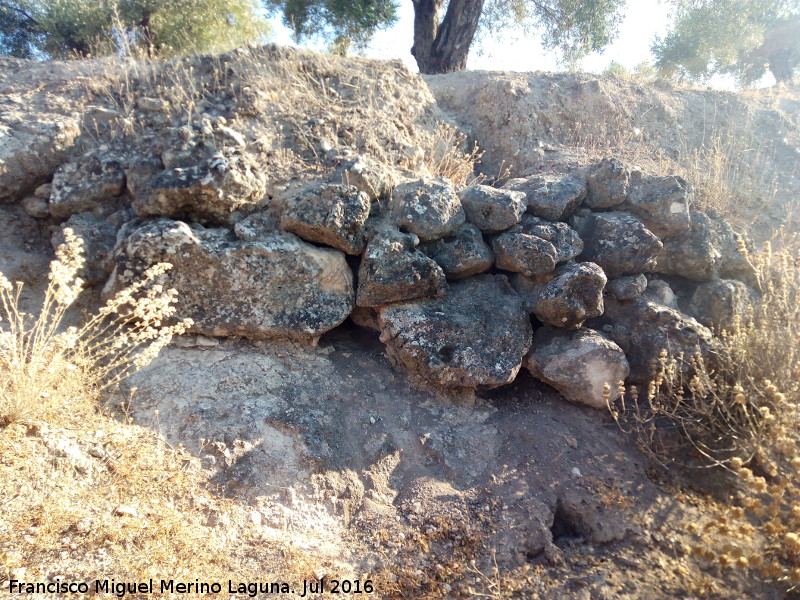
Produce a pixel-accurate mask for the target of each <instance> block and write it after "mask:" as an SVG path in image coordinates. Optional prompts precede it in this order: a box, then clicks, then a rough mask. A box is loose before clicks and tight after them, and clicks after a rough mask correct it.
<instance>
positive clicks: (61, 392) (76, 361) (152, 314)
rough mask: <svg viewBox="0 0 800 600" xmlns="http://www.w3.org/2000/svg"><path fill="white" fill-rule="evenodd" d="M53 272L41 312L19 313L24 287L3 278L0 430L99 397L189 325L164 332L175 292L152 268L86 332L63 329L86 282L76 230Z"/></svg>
mask: <svg viewBox="0 0 800 600" xmlns="http://www.w3.org/2000/svg"><path fill="white" fill-rule="evenodd" d="M65 237H66V242H65V243H64V244H63V245H62V246H60V247H59V248H58V249H57V250H56V260H54V261H53V262H52V263H51V265H50V283H49V285H48V287H47V290H46V292H45V296H44V301H43V304H42V308H41V311H40V312H39V314H38V315H36V316H32V315H28V314H25V313H23V312H22V311H21V310H20V308H19V302H20V296H21V294H22V288H23V285H22V283H19V282H18V283H17V284H16V285H12V284H11V282H9V281H8V280H7V279H6V278H5V277H4V276H3V275H2V274H0V307H2V312H0V325H2V328H0V373H1V374H2V379H0V425H7V424H9V423H12V422H15V421H19V420H31V419H36V418H45V417H46V416H47V415H48V414H49V413H51V412H52V411H57V410H62V409H64V408H65V407H66V406H69V405H71V404H74V403H77V402H82V401H86V400H87V399H89V398H95V397H96V396H97V394H99V393H100V392H101V391H102V390H105V389H107V388H109V387H112V386H115V385H116V384H118V383H119V382H120V381H122V380H123V379H125V378H126V377H127V376H128V375H130V374H131V373H132V372H133V371H135V370H138V369H140V368H142V367H143V366H145V365H147V364H148V363H150V361H152V359H153V358H154V357H155V356H156V355H157V354H158V353H159V351H160V350H161V348H163V347H164V346H166V345H167V344H168V343H169V342H170V340H171V339H172V336H173V335H175V334H180V333H183V332H184V331H185V330H186V329H187V328H188V327H189V326H190V325H191V321H181V322H179V323H177V324H175V325H171V326H162V321H164V320H165V319H168V318H170V317H171V316H172V315H173V314H174V312H175V307H174V305H173V304H174V301H175V298H176V295H177V292H176V291H175V290H165V289H164V288H163V286H162V285H161V284H159V283H158V279H159V277H160V276H161V275H162V274H163V273H164V272H166V270H167V269H168V268H169V265H166V264H160V265H156V266H154V267H152V268H150V269H149V270H148V271H147V272H146V273H145V275H144V277H143V279H142V280H141V281H139V282H137V283H136V284H134V285H133V286H131V287H130V288H128V289H126V290H123V291H122V292H120V293H119V294H118V295H117V296H115V297H114V298H112V299H110V300H109V301H108V302H107V303H106V304H105V306H103V307H102V308H100V310H99V312H98V313H97V315H95V316H94V317H92V318H91V319H89V320H88V321H87V322H86V323H85V324H84V325H82V326H81V327H68V328H66V329H64V327H63V321H64V317H65V315H66V313H67V311H68V310H69V308H70V306H71V305H72V304H73V303H74V302H75V300H76V299H77V297H78V295H79V294H80V292H81V290H82V289H83V281H82V280H81V279H80V278H79V277H78V276H77V273H78V272H79V271H80V269H81V268H82V266H83V264H84V258H83V247H82V241H81V240H80V239H78V238H76V237H75V235H74V234H73V232H72V231H71V230H70V229H66V230H65Z"/></svg>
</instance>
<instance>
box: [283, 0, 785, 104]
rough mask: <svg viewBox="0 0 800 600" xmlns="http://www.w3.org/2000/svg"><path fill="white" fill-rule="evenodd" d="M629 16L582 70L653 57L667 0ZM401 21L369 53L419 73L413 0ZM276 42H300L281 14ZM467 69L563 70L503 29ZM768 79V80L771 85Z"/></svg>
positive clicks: (637, 3) (724, 81) (724, 84)
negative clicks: (414, 51) (413, 48)
mask: <svg viewBox="0 0 800 600" xmlns="http://www.w3.org/2000/svg"><path fill="white" fill-rule="evenodd" d="M624 10H625V18H624V20H623V22H622V24H621V26H620V29H619V33H618V35H617V37H616V40H615V41H614V42H613V43H612V44H610V45H609V46H607V47H606V48H605V50H604V51H603V52H602V53H595V54H591V55H589V56H587V57H586V58H584V59H583V61H582V62H581V64H580V70H581V71H586V72H590V73H601V72H602V71H603V70H605V69H606V68H607V67H608V65H609V64H610V63H611V62H612V61H616V62H618V63H620V64H622V65H623V66H625V67H626V68H627V69H629V70H632V69H633V68H634V67H635V66H636V65H638V64H639V63H641V62H643V61H650V62H653V56H652V55H651V53H650V47H651V46H652V44H653V39H654V37H655V36H656V35H664V34H665V33H666V31H667V29H668V26H669V5H668V4H667V2H665V1H664V0H629V1H628V6H627V7H626V8H625V9H624ZM398 15H399V20H398V22H397V24H396V25H395V26H394V27H392V28H391V29H389V30H386V31H379V32H377V33H376V34H375V37H374V39H373V40H372V43H371V44H370V45H369V47H368V48H367V51H366V56H367V57H369V58H379V59H385V60H389V59H398V58H399V59H400V60H402V61H403V62H404V63H405V64H407V65H408V67H409V69H411V70H412V71H414V72H416V71H417V65H416V62H414V57H413V56H411V44H412V40H413V30H414V9H413V6H412V3H411V0H400V1H399V10H398ZM272 25H273V38H272V41H274V42H276V43H278V44H282V45H297V44H295V43H294V41H293V40H292V33H291V30H289V29H288V28H286V27H284V26H283V24H282V23H281V21H280V18H279V17H275V18H273V20H272ZM301 45H302V46H304V47H310V48H313V49H317V50H324V49H325V47H326V46H325V44H324V43H314V42H310V43H304V44H301ZM467 68H468V69H473V70H490V71H491V70H494V71H560V70H563V69H562V68H561V67H560V66H559V64H558V55H557V54H556V53H554V52H547V51H545V50H544V49H543V48H542V47H541V44H540V42H539V40H538V39H537V38H536V37H535V36H534V35H527V36H525V35H523V33H522V32H521V31H519V30H514V29H509V30H504V31H503V32H502V34H501V36H500V37H497V38H495V39H486V40H483V43H482V44H481V45H480V46H478V45H476V44H473V47H472V49H471V50H470V54H469V58H468V60H467ZM769 83H770V82H765V85H766V84H769ZM709 85H710V86H712V87H715V88H719V89H733V88H734V81H733V80H732V79H731V78H714V79H712V80H711V81H710V82H709Z"/></svg>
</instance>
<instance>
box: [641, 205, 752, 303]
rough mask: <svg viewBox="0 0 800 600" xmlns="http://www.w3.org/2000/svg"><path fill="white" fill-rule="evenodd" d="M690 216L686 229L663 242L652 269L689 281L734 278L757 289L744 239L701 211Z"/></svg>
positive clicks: (724, 224)
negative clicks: (688, 225)
mask: <svg viewBox="0 0 800 600" xmlns="http://www.w3.org/2000/svg"><path fill="white" fill-rule="evenodd" d="M691 217H692V226H691V229H689V231H686V232H684V233H681V234H678V235H676V236H674V237H671V238H669V239H667V240H665V241H664V249H663V250H662V251H661V252H660V253H659V256H658V264H657V266H656V268H655V270H656V272H658V273H663V274H665V275H680V276H681V277H685V278H687V279H691V280H693V281H709V280H711V279H714V278H722V279H738V280H740V281H743V282H744V283H746V284H748V285H749V286H751V287H753V288H756V289H757V287H758V277H757V275H756V270H755V267H753V264H752V263H751V262H750V259H749V258H748V257H747V255H746V253H745V252H744V251H743V250H744V249H745V247H746V243H745V240H744V238H743V237H742V236H740V235H738V234H737V233H735V232H734V231H733V229H732V228H731V226H730V225H729V224H728V223H726V222H725V221H723V220H722V219H715V218H712V217H709V216H707V215H706V214H704V213H701V212H693V213H692V215H691Z"/></svg>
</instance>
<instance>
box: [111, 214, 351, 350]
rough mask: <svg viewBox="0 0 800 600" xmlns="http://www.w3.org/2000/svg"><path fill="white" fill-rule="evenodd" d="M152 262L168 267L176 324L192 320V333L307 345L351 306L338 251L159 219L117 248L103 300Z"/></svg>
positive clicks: (280, 236) (287, 237)
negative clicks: (240, 237) (175, 298)
mask: <svg viewBox="0 0 800 600" xmlns="http://www.w3.org/2000/svg"><path fill="white" fill-rule="evenodd" d="M159 262H168V263H171V264H172V265H173V268H172V269H171V270H170V271H168V272H167V273H166V275H165V280H166V281H165V287H167V288H175V289H176V290H177V291H178V301H177V304H176V306H177V314H176V318H187V317H188V318H191V319H193V320H194V326H193V327H192V329H191V332H192V333H199V334H202V335H207V336H211V337H225V336H244V337H247V338H253V339H271V338H291V339H300V340H313V339H314V338H317V337H319V336H320V335H321V334H323V333H325V332H326V331H329V330H331V329H333V328H334V327H336V326H337V325H339V324H340V323H342V321H344V320H345V319H346V318H347V316H348V314H349V313H350V310H351V309H352V307H353V301H354V293H353V275H352V272H351V271H350V268H349V267H348V266H347V261H346V259H345V255H344V254H343V253H342V252H341V251H339V250H332V249H327V248H318V247H316V246H312V245H311V244H307V243H306V242H303V241H302V240H300V239H299V238H297V237H296V236H294V235H292V234H290V233H275V234H272V235H270V236H266V237H264V238H262V239H260V240H259V241H256V242H245V241H242V240H238V239H236V237H235V236H234V235H233V233H232V232H231V231H230V230H228V229H222V228H216V229H205V228H202V227H199V226H196V227H190V226H189V225H187V224H186V223H182V222H180V221H171V220H166V219H160V220H156V221H152V222H149V223H147V224H145V225H143V226H141V227H139V228H138V229H136V230H134V231H133V232H132V233H131V234H130V235H129V236H128V237H127V238H126V239H125V240H124V241H123V242H121V243H120V244H119V245H118V246H117V249H116V251H115V265H114V271H113V273H112V275H111V277H110V279H109V281H108V283H107V284H106V287H105V289H104V294H105V295H106V296H108V295H111V294H114V293H115V292H117V291H119V290H120V289H122V288H124V287H126V286H128V285H130V283H132V282H133V281H136V280H137V279H138V276H139V274H140V273H142V272H143V271H144V270H145V269H146V268H148V267H149V266H151V265H153V264H156V263H159Z"/></svg>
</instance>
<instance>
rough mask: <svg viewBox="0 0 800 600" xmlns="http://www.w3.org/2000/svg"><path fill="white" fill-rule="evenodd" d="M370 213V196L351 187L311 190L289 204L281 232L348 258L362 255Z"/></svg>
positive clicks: (283, 217) (283, 218) (325, 185)
mask: <svg viewBox="0 0 800 600" xmlns="http://www.w3.org/2000/svg"><path fill="white" fill-rule="evenodd" d="M369 209H370V199H369V196H367V194H365V193H364V192H360V191H358V189H357V188H356V187H354V186H346V185H341V184H330V183H328V184H323V185H321V186H314V187H312V188H311V189H309V190H306V191H305V192H303V193H302V194H300V195H299V196H296V197H295V198H293V199H292V200H290V201H289V203H288V206H287V209H286V212H284V213H283V216H282V217H281V229H283V230H284V231H289V232H291V233H294V234H296V235H298V236H300V237H301V238H303V239H304V240H306V241H309V242H316V243H318V244H327V245H328V246H332V247H334V248H338V249H339V250H342V251H344V252H346V253H347V254H361V251H362V250H363V249H364V224H365V223H366V222H367V217H369Z"/></svg>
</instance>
